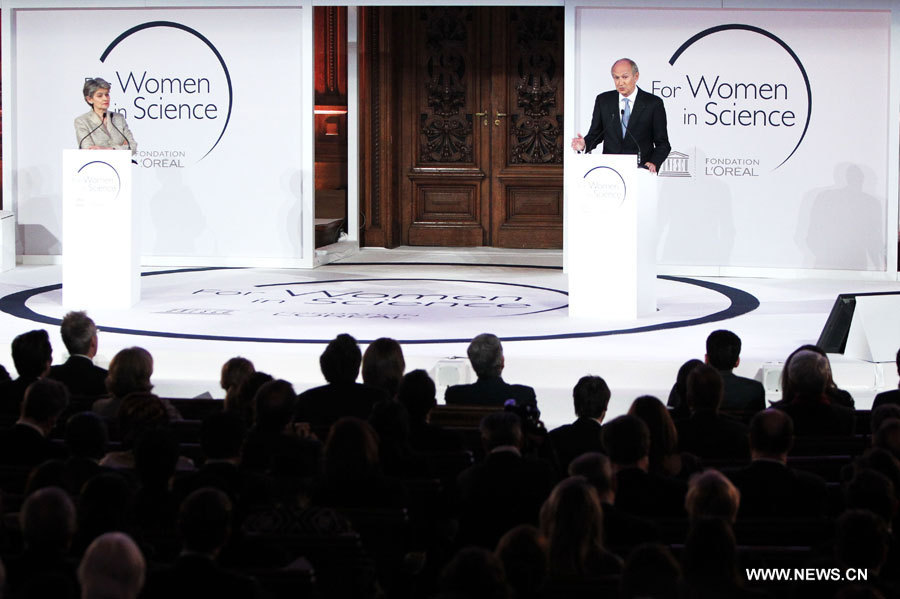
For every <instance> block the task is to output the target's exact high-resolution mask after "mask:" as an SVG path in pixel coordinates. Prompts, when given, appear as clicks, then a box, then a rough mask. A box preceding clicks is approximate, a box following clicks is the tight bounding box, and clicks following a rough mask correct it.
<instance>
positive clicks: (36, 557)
mask: <svg viewBox="0 0 900 599" xmlns="http://www.w3.org/2000/svg"><path fill="white" fill-rule="evenodd" d="M57 384H59V383H57ZM59 385H60V386H61V387H62V384H59ZM63 388H64V387H63ZM19 526H20V527H21V529H22V539H23V541H24V546H25V549H24V551H23V552H22V553H21V554H20V555H14V556H8V557H4V560H5V562H6V568H7V584H8V587H9V591H10V593H11V595H12V596H13V597H53V598H54V599H67V598H73V599H74V598H76V597H78V581H77V579H76V576H75V563H74V562H73V561H71V560H70V559H69V558H68V551H69V547H70V545H71V543H72V536H73V535H74V534H75V506H74V505H73V504H72V500H71V499H69V496H68V495H67V494H66V492H65V491H63V490H62V489H60V488H57V487H47V488H45V489H41V490H39V491H36V492H35V493H33V494H31V495H30V496H28V498H27V499H26V500H25V503H24V504H23V506H22V510H21V511H20V512H19Z"/></svg>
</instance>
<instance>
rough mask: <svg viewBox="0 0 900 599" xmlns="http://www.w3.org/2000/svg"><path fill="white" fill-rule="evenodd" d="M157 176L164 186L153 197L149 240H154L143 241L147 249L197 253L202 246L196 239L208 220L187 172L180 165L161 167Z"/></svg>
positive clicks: (159, 252)
mask: <svg viewBox="0 0 900 599" xmlns="http://www.w3.org/2000/svg"><path fill="white" fill-rule="evenodd" d="M157 178H158V180H159V182H160V183H161V187H160V188H159V191H157V192H156V193H155V194H153V197H152V199H151V200H150V213H151V217H152V219H153V226H154V228H155V236H154V238H153V239H152V242H151V243H147V241H151V240H147V241H145V242H144V243H143V246H144V248H145V249H144V251H145V252H146V251H147V250H149V253H151V254H160V255H176V256H178V255H180V256H192V255H195V254H196V253H197V250H198V249H199V248H198V244H197V240H199V239H200V238H201V236H202V234H203V232H204V231H205V230H206V226H207V224H206V219H205V218H204V215H203V213H202V212H201V210H200V208H199V206H198V205H197V200H196V198H195V197H194V193H193V191H192V190H191V188H190V186H188V185H186V184H185V183H184V176H183V175H182V174H181V173H180V172H178V169H169V170H158V171H157ZM145 231H146V229H145ZM207 251H208V252H209V250H207ZM210 255H213V254H212V253H210Z"/></svg>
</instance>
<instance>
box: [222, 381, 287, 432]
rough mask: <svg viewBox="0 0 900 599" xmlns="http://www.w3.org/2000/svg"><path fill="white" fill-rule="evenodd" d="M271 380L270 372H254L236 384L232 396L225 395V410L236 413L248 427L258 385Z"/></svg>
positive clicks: (251, 422) (260, 385)
mask: <svg viewBox="0 0 900 599" xmlns="http://www.w3.org/2000/svg"><path fill="white" fill-rule="evenodd" d="M273 380H275V379H274V378H272V375H270V374H266V373H265V372H259V371H257V372H254V373H253V374H251V375H250V376H248V377H247V378H246V379H244V381H243V382H242V383H241V384H240V385H238V388H237V392H236V393H235V394H234V395H233V396H228V395H226V396H225V406H224V407H225V410H227V411H229V412H235V413H237V414H238V415H239V416H240V417H241V420H243V421H244V424H245V425H246V426H247V427H248V428H249V427H250V426H252V425H253V398H254V397H255V396H256V392H257V391H259V388H260V387H262V386H263V385H265V384H266V383H268V382H269V381H273Z"/></svg>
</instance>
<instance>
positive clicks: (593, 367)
mask: <svg viewBox="0 0 900 599" xmlns="http://www.w3.org/2000/svg"><path fill="white" fill-rule="evenodd" d="M561 262H562V254H561V253H560V252H552V251H506V250H492V249H476V250H438V249H433V250H430V249H410V248H402V249H397V250H378V249H366V250H363V251H362V252H360V253H359V254H358V255H356V256H353V257H352V258H349V259H347V260H345V261H343V262H338V263H333V264H329V265H327V266H323V267H320V268H318V269H315V270H272V269H189V268H183V269H181V268H179V269H148V270H147V272H146V273H145V276H144V277H143V278H142V298H143V299H142V301H141V302H140V303H139V304H138V305H137V306H135V307H134V308H133V309H131V310H128V311H113V310H108V311H101V310H91V309H90V307H88V310H89V314H90V315H91V317H92V318H93V319H94V320H95V321H96V322H97V324H98V325H99V326H100V327H101V330H102V333H101V337H100V353H99V355H98V358H97V362H98V363H99V364H101V365H106V364H107V363H108V362H109V360H110V359H111V358H112V356H113V355H114V354H115V353H116V352H117V351H118V350H120V349H122V348H124V347H129V346H132V345H139V346H142V347H145V348H146V349H148V350H149V351H150V352H151V353H152V354H153V356H154V361H155V372H154V376H153V382H154V384H155V385H156V392H157V393H159V394H160V395H163V396H172V397H190V396H196V395H199V394H201V393H204V392H209V393H211V394H212V396H213V397H222V396H223V392H222V390H221V389H219V387H218V375H219V369H220V367H221V364H222V363H223V362H224V361H225V360H227V359H228V358H230V357H233V356H236V355H242V356H245V357H247V358H249V359H251V360H252V361H253V362H254V364H255V365H256V367H257V369H258V370H263V371H265V372H268V373H270V374H272V375H273V376H275V377H278V378H284V379H287V380H289V381H291V382H292V383H293V384H294V386H295V388H296V389H297V390H298V391H300V390H303V389H306V388H308V387H312V386H315V385H319V384H322V377H321V374H320V372H319V368H318V356H319V354H320V353H321V351H322V349H323V347H324V344H325V343H327V342H328V341H329V340H330V339H332V338H333V337H334V336H335V335H337V334H338V333H342V332H348V333H350V334H352V335H353V336H355V337H356V338H357V339H359V340H360V342H361V343H363V342H367V341H371V340H372V339H375V338H377V337H382V336H386V337H393V338H395V339H398V340H400V341H401V343H402V344H403V348H404V354H405V357H406V364H407V369H414V368H424V369H426V370H429V371H431V373H432V376H435V377H436V378H437V379H438V383H439V384H440V383H441V382H444V381H446V380H448V379H447V377H452V376H463V377H465V376H472V375H471V372H470V371H468V369H467V364H466V361H465V360H464V359H457V360H455V361H454V360H453V358H454V357H460V356H465V350H466V345H467V344H468V340H469V339H470V338H471V337H473V336H475V335H477V334H479V333H482V332H492V333H495V334H497V335H498V336H499V337H500V338H501V339H503V343H504V350H505V354H506V364H507V367H506V370H505V372H504V378H505V379H506V380H507V381H510V382H516V383H525V384H528V385H531V386H533V387H535V388H536V390H537V393H538V400H539V404H540V407H541V410H542V412H543V416H544V420H545V422H546V423H547V425H548V426H556V425H558V424H561V423H563V422H567V421H570V420H571V419H572V418H573V417H574V414H573V411H572V405H571V388H572V386H573V385H574V384H575V382H576V381H577V380H578V378H579V377H581V376H583V375H585V374H596V375H600V376H602V377H604V378H605V379H606V380H607V382H608V383H609V386H610V388H611V389H612V392H613V400H612V403H611V406H610V415H617V414H620V413H622V412H624V411H625V410H627V408H628V405H629V404H630V402H631V401H632V400H633V399H634V398H635V397H637V396H638V395H641V394H644V393H651V394H654V395H657V396H658V397H660V398H662V399H663V400H665V398H666V396H667V395H668V391H669V388H670V387H671V385H672V383H673V382H674V379H675V374H676V372H677V370H678V367H679V366H680V365H681V364H682V363H683V362H685V361H686V360H688V359H690V358H695V357H696V358H701V359H702V358H703V354H704V342H705V339H706V336H707V335H708V334H709V332H710V331H712V330H715V329H718V328H727V329H731V330H733V331H735V332H736V333H737V334H738V335H740V337H741V339H742V340H743V347H744V348H743V352H742V355H741V365H740V367H739V368H738V370H737V372H738V373H739V374H742V375H744V376H751V377H753V376H762V375H763V374H764V373H765V372H769V373H770V374H769V376H768V377H767V379H766V383H767V387H768V388H769V390H770V393H769V398H770V399H772V400H774V399H776V398H778V393H777V391H776V388H775V385H774V383H773V381H774V376H775V373H777V370H778V366H777V362H779V361H781V360H783V359H784V357H785V356H787V355H788V354H789V353H790V352H791V351H792V350H793V349H795V348H796V347H797V346H799V345H801V344H804V343H815V342H816V340H817V339H818V336H819V333H820V332H821V330H822V326H823V325H824V323H825V320H826V318H827V316H828V313H829V311H830V309H831V306H832V303H833V302H834V299H835V297H836V296H837V295H838V294H839V293H862V292H874V291H900V284H898V283H897V282H878V281H846V280H842V281H835V280H830V281H829V280H811V279H810V280H782V279H748V278H741V279H737V278H688V277H661V278H660V279H658V280H657V297H658V308H659V310H658V312H657V314H656V315H654V316H653V317H650V318H643V319H640V320H638V321H633V322H626V323H622V322H617V323H616V322H603V321H596V320H576V319H570V318H568V316H567V310H566V303H567V302H566V300H567V296H566V288H567V283H566V275H565V274H563V272H562V269H561ZM60 281H61V267H60V266H58V265H56V266H19V267H18V268H16V269H15V270H12V271H9V272H6V273H3V274H2V275H0V298H2V299H0V309H2V312H0V331H2V334H3V337H2V339H4V340H5V341H4V342H3V343H2V344H0V345H2V347H0V363H2V364H3V365H4V366H6V368H7V369H8V370H9V371H10V372H11V373H14V368H13V365H12V359H11V358H10V355H9V342H10V341H11V340H12V338H13V337H14V336H15V335H17V334H19V333H21V332H24V331H27V330H30V329H33V328H46V329H47V330H48V331H49V332H50V337H51V340H52V342H53V347H54V363H58V362H61V361H62V360H64V358H65V348H64V346H63V344H62V341H61V339H60V338H59V326H58V323H59V319H60V318H61V317H62V315H63V314H64V310H63V307H62V305H61V291H60ZM610 292H611V293H614V292H615V290H610ZM898 344H900V340H898ZM832 363H833V368H834V371H835V379H836V381H837V383H838V385H840V386H841V387H844V388H846V389H847V390H849V391H850V392H851V393H852V394H853V395H854V397H855V398H856V400H857V405H858V406H859V407H860V408H866V407H869V406H870V405H871V401H872V398H873V397H874V395H875V394H876V393H877V392H878V391H880V390H883V389H884V388H889V387H895V386H896V385H897V373H896V370H895V368H894V365H893V363H887V364H871V363H867V362H860V361H854V360H848V359H845V358H843V357H841V356H834V357H832ZM439 371H440V372H439Z"/></svg>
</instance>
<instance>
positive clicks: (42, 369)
mask: <svg viewBox="0 0 900 599" xmlns="http://www.w3.org/2000/svg"><path fill="white" fill-rule="evenodd" d="M11 349H12V359H13V364H14V365H15V367H16V372H18V373H19V376H18V378H16V379H14V380H11V381H9V380H8V381H4V382H2V383H0V416H5V417H7V418H9V419H14V418H17V417H18V416H19V414H20V412H21V408H22V400H23V399H24V398H25V390H26V389H27V388H28V386H29V385H30V384H31V383H33V382H35V381H36V380H38V379H39V378H41V377H43V376H46V374H47V372H49V370H50V364H51V363H52V362H53V348H52V347H51V345H50V336H49V335H48V334H47V331H45V330H44V329H37V330H34V331H28V332H27V333H22V334H21V335H18V336H17V337H16V338H15V339H13V341H12V346H11Z"/></svg>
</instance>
